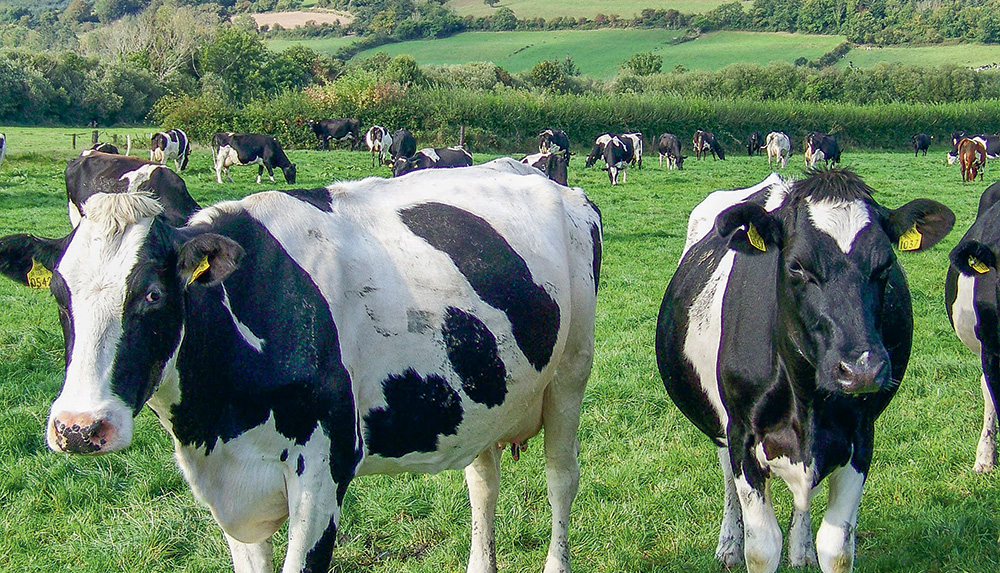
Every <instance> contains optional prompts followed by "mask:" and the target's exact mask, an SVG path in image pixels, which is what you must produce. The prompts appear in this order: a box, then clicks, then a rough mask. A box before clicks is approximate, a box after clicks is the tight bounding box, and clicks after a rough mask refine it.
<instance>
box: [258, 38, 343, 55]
mask: <svg viewBox="0 0 1000 573" xmlns="http://www.w3.org/2000/svg"><path fill="white" fill-rule="evenodd" d="M356 41H358V37H357V36H331V37H328V38H309V39H308V40H282V39H275V40H267V47H268V48H270V49H271V50H273V51H275V52H283V51H284V50H286V49H288V47H289V46H294V45H296V44H302V45H303V46H308V47H309V48H311V49H312V50H313V51H315V52H317V53H320V54H335V53H337V52H338V51H339V50H340V49H341V48H343V47H345V46H349V45H351V44H353V43H354V42H356Z"/></svg>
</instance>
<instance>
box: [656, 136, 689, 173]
mask: <svg viewBox="0 0 1000 573" xmlns="http://www.w3.org/2000/svg"><path fill="white" fill-rule="evenodd" d="M656 151H658V152H659V154H660V167H663V158H664V157H666V158H667V169H678V170H680V169H684V159H685V157H684V156H683V155H681V140H680V139H678V137H677V136H676V135H674V134H672V133H663V134H661V135H660V137H659V139H657V140H656Z"/></svg>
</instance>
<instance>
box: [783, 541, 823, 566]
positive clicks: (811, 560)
mask: <svg viewBox="0 0 1000 573" xmlns="http://www.w3.org/2000/svg"><path fill="white" fill-rule="evenodd" d="M810 545H812V544H810ZM788 566H789V567H817V566H819V559H817V558H816V549H814V548H813V547H808V548H806V549H805V550H804V551H801V552H798V551H796V552H789V553H788Z"/></svg>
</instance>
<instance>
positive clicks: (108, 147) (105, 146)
mask: <svg viewBox="0 0 1000 573" xmlns="http://www.w3.org/2000/svg"><path fill="white" fill-rule="evenodd" d="M90 151H100V152H101V153H110V154H112V155H118V148H117V147H115V146H114V145H112V144H110V143H108V142H106V141H102V142H101V143H95V144H94V145H91V146H90Z"/></svg>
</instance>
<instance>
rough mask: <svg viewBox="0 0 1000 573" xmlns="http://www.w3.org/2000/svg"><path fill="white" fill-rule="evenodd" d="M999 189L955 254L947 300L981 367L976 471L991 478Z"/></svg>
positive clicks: (998, 363) (997, 387) (998, 372)
mask: <svg viewBox="0 0 1000 573" xmlns="http://www.w3.org/2000/svg"><path fill="white" fill-rule="evenodd" d="M997 217H1000V183H994V184H992V185H990V186H989V187H987V188H986V190H985V191H984V192H983V195H982V197H980V199H979V210H978V211H977V213H976V220H975V221H974V222H973V223H972V225H971V226H970V227H969V230H968V231H967V232H966V233H965V236H963V237H962V240H961V241H959V242H958V245H956V246H955V248H954V249H952V251H951V256H950V259H951V265H950V266H949V267H948V276H947V278H946V279H945V285H944V296H945V307H946V308H947V310H948V319H949V320H950V321H951V325H952V327H953V328H954V329H955V334H957V335H958V338H959V340H961V341H962V342H963V343H964V344H965V345H966V346H967V347H968V348H969V350H971V351H972V352H973V353H974V354H976V356H978V357H979V360H980V364H981V367H982V372H983V374H982V377H981V378H980V390H981V391H982V394H983V429H982V432H981V433H980V435H979V445H978V446H977V447H976V462H975V465H974V466H973V470H974V471H976V472H988V471H990V470H992V469H993V466H994V465H995V464H996V452H997V445H996V434H997V398H998V397H1000V322H998V320H1000V313H998V311H997V309H998V302H1000V301H998V296H1000V290H998V287H1000V282H998V281H997V273H998V270H997V269H998V261H1000V228H998V227H997V224H996V221H997V220H998V219H997Z"/></svg>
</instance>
